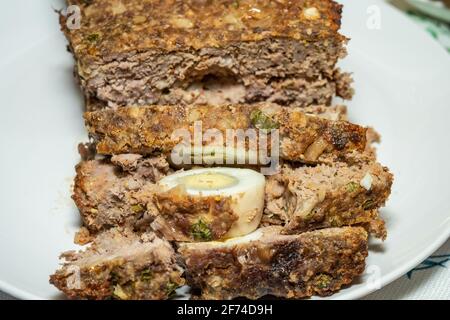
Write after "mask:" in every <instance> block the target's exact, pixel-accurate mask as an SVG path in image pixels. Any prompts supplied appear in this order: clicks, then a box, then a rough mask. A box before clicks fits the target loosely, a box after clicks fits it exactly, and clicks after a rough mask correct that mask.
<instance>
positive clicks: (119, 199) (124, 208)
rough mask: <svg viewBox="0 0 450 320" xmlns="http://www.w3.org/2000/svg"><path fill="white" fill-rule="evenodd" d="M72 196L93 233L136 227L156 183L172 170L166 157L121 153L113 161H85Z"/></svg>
mask: <svg viewBox="0 0 450 320" xmlns="http://www.w3.org/2000/svg"><path fill="white" fill-rule="evenodd" d="M76 172H77V175H76V177H75V185H74V190H73V195H72V198H73V200H74V201H75V203H76V205H77V207H78V208H79V210H80V213H81V218H82V220H83V223H84V225H85V226H86V227H87V228H88V229H89V231H91V232H92V233H97V232H99V231H101V230H104V229H108V228H111V227H114V226H134V225H135V223H136V221H137V220H138V219H140V218H142V216H143V215H144V213H145V210H146V209H145V208H146V207H145V205H144V204H145V203H146V202H148V201H149V200H148V198H147V195H148V194H153V192H154V191H155V190H154V184H153V183H154V182H156V181H158V180H159V179H160V178H162V177H164V176H165V175H167V174H169V173H171V172H172V170H171V169H170V167H169V164H168V162H167V161H166V160H165V158H163V157H154V158H143V157H142V156H140V155H118V156H114V157H112V159H111V160H109V159H106V160H91V161H83V162H81V163H80V164H79V165H78V166H77V167H76Z"/></svg>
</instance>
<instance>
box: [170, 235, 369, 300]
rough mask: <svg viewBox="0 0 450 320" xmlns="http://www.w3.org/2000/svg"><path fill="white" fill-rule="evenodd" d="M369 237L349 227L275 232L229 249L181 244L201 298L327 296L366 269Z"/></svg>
mask: <svg viewBox="0 0 450 320" xmlns="http://www.w3.org/2000/svg"><path fill="white" fill-rule="evenodd" d="M367 241H368V236H367V232H366V231H365V230H364V229H363V228H358V227H345V228H339V229H336V228H335V229H325V230H318V231H313V232H307V233H303V234H300V235H295V236H280V235H272V236H271V238H270V239H268V240H265V241H259V240H258V241H253V242H250V243H247V244H241V245H236V246H233V247H231V248H229V247H226V248H210V249H205V248H204V247H197V249H196V248H195V247H191V248H190V247H189V246H182V247H180V249H179V252H180V253H181V255H182V256H183V258H184V260H185V263H186V273H187V282H188V284H189V285H190V286H192V287H193V288H197V289H200V290H201V295H200V298H201V299H233V298H237V297H246V298H249V299H257V298H261V297H263V296H266V295H272V296H276V297H283V298H295V299H298V298H304V297H310V296H313V295H319V296H328V295H331V294H332V293H334V292H336V291H338V290H339V289H340V288H341V287H342V286H344V285H347V284H350V283H351V282H352V281H353V280H354V278H355V277H357V276H358V275H360V274H361V273H362V272H363V271H364V268H365V258H366V257H367V255H368V251H367V250H368V249H367V247H368V244H367Z"/></svg>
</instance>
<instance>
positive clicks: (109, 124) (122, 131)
mask: <svg viewBox="0 0 450 320" xmlns="http://www.w3.org/2000/svg"><path fill="white" fill-rule="evenodd" d="M85 120H86V126H87V128H88V131H89V133H90V135H91V137H92V138H93V140H94V142H95V143H96V144H97V152H98V153H100V154H119V153H138V154H156V153H171V152H172V151H174V150H175V149H177V148H178V147H180V145H181V143H184V144H185V145H186V144H188V145H189V147H191V146H193V147H194V148H198V147H202V146H203V147H205V146H215V147H217V146H220V147H225V146H226V147H228V148H238V147H239V146H238V145H237V144H236V142H235V140H234V139H233V136H231V138H230V135H231V134H236V135H237V134H238V131H241V132H242V133H243V135H245V134H247V133H248V132H250V133H253V134H254V137H255V138H252V137H251V135H250V134H249V135H248V136H249V139H248V140H247V143H246V144H245V146H242V148H244V149H245V152H246V153H247V152H248V154H252V153H253V154H257V157H259V155H258V153H259V152H261V150H262V149H264V148H265V149H266V150H262V151H265V152H266V153H267V154H271V155H272V156H277V154H276V153H275V151H274V152H273V153H272V152H271V149H272V150H276V149H275V148H278V147H279V157H280V158H281V159H284V160H290V161H299V162H304V163H312V164H314V163H318V162H319V161H320V159H321V156H324V155H333V156H341V155H345V154H346V153H349V152H350V151H358V152H363V151H364V150H365V147H366V128H363V127H360V126H358V125H354V124H351V123H349V122H346V121H332V120H328V119H325V118H323V117H318V116H316V115H310V114H306V113H304V112H303V111H302V109H298V108H288V107H281V106H278V105H275V104H269V103H267V104H259V105H228V106H147V107H127V108H119V109H117V110H112V109H104V110H100V111H95V112H87V113H85ZM230 131H231V133H230ZM217 132H218V133H219V138H221V139H216V138H215V137H216V135H217ZM180 133H183V135H182V134H180ZM196 133H197V134H196ZM211 133H214V135H211ZM275 133H276V134H278V136H279V139H278V141H277V140H275V137H276V136H275ZM186 134H187V135H188V137H187V142H186ZM208 134H209V135H208ZM199 135H200V137H199V138H200V142H199V139H198V136H199ZM269 136H270V137H269ZM207 137H209V138H207ZM211 137H214V139H211ZM230 141H231V143H230ZM249 141H250V142H249ZM262 141H266V142H267V144H261V143H260V142H262ZM252 142H253V143H252ZM230 144H231V145H230ZM266 145H267V146H266ZM261 146H263V147H261ZM259 154H260V153H259ZM259 160H260V158H258V159H257V161H259Z"/></svg>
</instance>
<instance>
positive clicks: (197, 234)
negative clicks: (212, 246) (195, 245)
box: [191, 219, 212, 241]
mask: <svg viewBox="0 0 450 320" xmlns="http://www.w3.org/2000/svg"><path fill="white" fill-rule="evenodd" d="M191 234H192V236H193V237H194V239H195V240H203V241H210V240H211V237H212V235H211V229H210V228H209V226H208V225H207V224H206V223H205V222H204V221H203V220H202V219H200V220H198V222H197V223H194V224H193V225H192V226H191Z"/></svg>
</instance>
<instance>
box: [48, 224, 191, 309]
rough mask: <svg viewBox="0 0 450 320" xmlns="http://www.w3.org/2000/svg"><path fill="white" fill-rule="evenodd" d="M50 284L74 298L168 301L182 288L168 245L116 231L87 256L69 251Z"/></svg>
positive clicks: (150, 235)
mask: <svg viewBox="0 0 450 320" xmlns="http://www.w3.org/2000/svg"><path fill="white" fill-rule="evenodd" d="M62 257H63V258H64V259H65V263H64V265H63V266H62V268H61V269H59V270H58V271H56V272H55V274H53V275H51V276H50V283H52V284H53V285H55V286H56V287H57V288H58V289H59V290H61V291H62V292H64V294H66V295H67V296H68V297H69V298H71V299H97V300H101V299H110V298H113V299H123V300H128V299H133V300H147V299H152V300H153V299H167V298H168V297H169V296H170V295H171V294H172V293H173V291H174V290H175V289H176V288H177V287H179V286H181V285H183V284H184V279H183V278H181V275H182V272H183V271H182V268H181V267H180V266H178V264H177V262H176V255H175V251H174V250H173V248H172V247H171V245H170V244H169V242H167V241H165V240H162V239H160V238H158V237H156V235H155V234H154V233H145V234H141V235H138V234H135V233H133V232H131V231H129V230H127V229H122V228H115V229H111V230H109V231H107V232H105V233H102V234H100V235H99V236H98V237H97V238H96V239H95V241H94V242H93V243H92V245H91V246H90V247H89V248H87V249H86V250H84V251H80V252H73V251H71V252H66V253H64V254H63V255H62Z"/></svg>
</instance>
